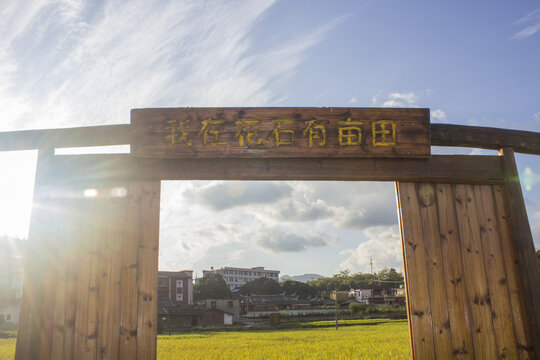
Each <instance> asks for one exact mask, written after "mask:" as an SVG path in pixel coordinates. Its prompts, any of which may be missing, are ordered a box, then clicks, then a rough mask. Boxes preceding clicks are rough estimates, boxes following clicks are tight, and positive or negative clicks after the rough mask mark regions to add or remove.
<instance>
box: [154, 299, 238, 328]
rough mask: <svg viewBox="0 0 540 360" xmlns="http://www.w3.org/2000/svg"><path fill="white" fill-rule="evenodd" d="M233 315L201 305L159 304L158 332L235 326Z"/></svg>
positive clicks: (166, 302)
mask: <svg viewBox="0 0 540 360" xmlns="http://www.w3.org/2000/svg"><path fill="white" fill-rule="evenodd" d="M233 315H234V314H233V313H232V312H228V311H223V310H220V309H217V308H215V307H207V306H205V305H201V304H181V303H177V304H173V303H172V302H170V301H162V302H160V303H159V304H158V331H176V330H182V329H185V328H189V327H208V326H223V325H232V324H233Z"/></svg>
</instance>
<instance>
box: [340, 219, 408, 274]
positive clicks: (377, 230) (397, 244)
mask: <svg viewBox="0 0 540 360" xmlns="http://www.w3.org/2000/svg"><path fill="white" fill-rule="evenodd" d="M364 234H365V235H367V237H368V238H369V240H367V241H365V242H363V243H361V244H360V245H358V247H357V248H356V249H352V250H346V251H344V252H342V254H343V255H348V257H347V258H346V259H345V260H344V261H343V262H342V263H341V264H340V267H341V268H342V269H349V270H351V271H352V272H357V271H361V272H369V270H370V268H369V261H370V256H372V257H373V263H374V265H375V266H374V269H377V270H380V269H382V268H384V267H393V268H395V269H401V268H402V267H403V260H402V259H403V257H402V253H401V251H402V250H401V239H400V236H399V229H398V227H397V225H392V226H372V227H369V228H367V229H365V230H364Z"/></svg>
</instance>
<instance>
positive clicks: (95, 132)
mask: <svg viewBox="0 0 540 360" xmlns="http://www.w3.org/2000/svg"><path fill="white" fill-rule="evenodd" d="M130 143H131V125H129V124H125V125H103V126H88V127H76V128H66V129H47V130H21V131H9V132H0V151H15V150H34V149H42V148H53V149H54V148H65V147H85V146H108V145H125V144H130Z"/></svg>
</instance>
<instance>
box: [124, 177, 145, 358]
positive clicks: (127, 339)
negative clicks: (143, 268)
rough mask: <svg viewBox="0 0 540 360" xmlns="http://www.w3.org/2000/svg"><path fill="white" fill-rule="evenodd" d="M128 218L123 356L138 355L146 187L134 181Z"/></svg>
mask: <svg viewBox="0 0 540 360" xmlns="http://www.w3.org/2000/svg"><path fill="white" fill-rule="evenodd" d="M127 188H128V193H127V197H126V200H127V209H126V218H125V219H126V221H125V222H124V224H123V234H122V238H121V243H122V273H121V280H120V281H121V283H120V288H121V294H122V295H121V299H122V303H121V308H120V343H119V358H120V359H126V360H130V359H136V358H137V332H138V329H137V319H138V307H137V304H138V282H137V275H138V268H139V263H138V257H137V255H138V254H137V253H138V247H139V244H138V238H139V231H140V228H139V226H140V222H139V221H140V215H139V213H140V206H141V192H142V187H141V184H140V183H137V182H133V183H130V184H129V185H128V186H127Z"/></svg>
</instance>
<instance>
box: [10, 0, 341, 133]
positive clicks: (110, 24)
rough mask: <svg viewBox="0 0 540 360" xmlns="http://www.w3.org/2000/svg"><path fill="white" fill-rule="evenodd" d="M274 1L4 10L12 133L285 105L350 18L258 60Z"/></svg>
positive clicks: (266, 51)
mask: <svg viewBox="0 0 540 360" xmlns="http://www.w3.org/2000/svg"><path fill="white" fill-rule="evenodd" d="M274 2H275V1H274V0H262V1H257V2H233V1H212V2H211V3H207V2H199V1H195V0H193V1H182V2H176V1H159V2H157V1H156V2H150V1H146V0H135V1H130V2H116V1H105V2H103V3H93V2H84V1H70V2H60V1H58V2H54V1H53V2H29V3H25V2H22V1H21V2H11V3H10V5H9V6H7V7H5V8H4V9H3V10H0V11H1V14H2V15H3V16H2V19H4V20H5V21H2V23H1V24H0V35H1V36H0V39H3V40H0V45H1V46H0V49H3V51H2V52H1V53H0V64H2V65H0V67H1V68H0V84H3V85H2V88H1V89H0V99H2V100H1V101H2V104H1V105H2V108H3V115H4V117H3V123H2V127H3V128H4V129H6V130H7V129H15V128H17V129H20V128H31V127H42V128H43V127H58V126H79V125H94V124H105V123H122V122H123V123H125V122H128V121H129V110H130V109H132V108H136V107H158V106H263V105H264V106H268V105H272V104H275V103H277V102H278V101H280V100H281V99H282V98H283V97H284V96H285V94H284V93H283V90H282V89H284V87H283V84H284V81H286V80H287V79H288V78H289V77H290V76H291V75H292V74H294V71H295V69H296V68H297V67H298V65H299V64H300V63H301V62H302V61H303V59H304V57H305V54H306V52H307V51H308V50H309V49H310V48H311V47H313V46H315V45H316V44H318V43H319V42H321V41H322V40H324V38H325V37H326V35H327V33H328V32H329V31H330V30H331V29H332V28H333V27H334V26H336V25H337V24H338V23H339V22H341V21H342V19H343V18H336V19H334V20H331V21H329V22H328V23H326V24H323V25H321V26H319V27H317V28H314V29H311V30H308V31H305V32H304V33H299V34H298V35H295V36H293V37H290V38H287V39H284V41H281V42H280V43H279V45H277V46H275V47H268V46H267V47H266V48H265V47H264V46H261V45H260V44H257V49H258V50H257V52H254V49H255V47H254V43H253V41H254V39H253V36H252V35H251V34H252V33H254V30H255V29H256V27H257V26H258V24H259V22H260V20H261V18H262V17H263V15H264V14H265V13H266V12H267V10H268V9H269V8H270V7H271V6H272V5H273V4H274ZM14 4H21V5H14ZM10 19H13V20H10ZM59 20H60V21H59ZM21 49H24V51H22V50H21ZM44 49H46V50H45V51H44ZM23 69H24V71H23ZM5 87H7V88H8V89H5ZM8 90H9V91H8ZM6 115H8V116H6ZM38 119H39V120H38Z"/></svg>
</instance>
